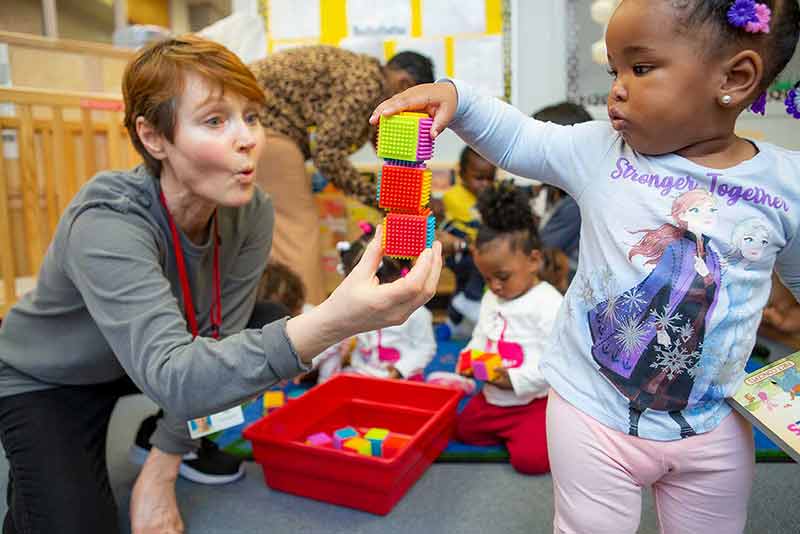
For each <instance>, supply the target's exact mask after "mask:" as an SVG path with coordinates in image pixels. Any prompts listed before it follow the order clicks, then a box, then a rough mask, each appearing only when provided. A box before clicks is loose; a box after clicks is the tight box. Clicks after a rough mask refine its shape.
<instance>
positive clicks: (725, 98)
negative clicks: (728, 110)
mask: <svg viewBox="0 0 800 534" xmlns="http://www.w3.org/2000/svg"><path fill="white" fill-rule="evenodd" d="M719 100H720V102H722V105H723V106H730V105H731V102H733V97H732V96H731V95H722V98H720V99H719Z"/></svg>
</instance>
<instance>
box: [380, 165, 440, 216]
mask: <svg viewBox="0 0 800 534" xmlns="http://www.w3.org/2000/svg"><path fill="white" fill-rule="evenodd" d="M430 198H431V171H430V169H427V168H425V166H424V165H421V166H418V167H409V166H406V165H393V164H391V163H387V164H385V165H384V166H383V169H382V171H381V177H380V179H379V180H378V207H381V208H384V209H390V210H399V211H403V212H408V213H419V212H420V211H421V210H422V209H423V208H424V207H425V206H427V205H428V201H429V200H430Z"/></svg>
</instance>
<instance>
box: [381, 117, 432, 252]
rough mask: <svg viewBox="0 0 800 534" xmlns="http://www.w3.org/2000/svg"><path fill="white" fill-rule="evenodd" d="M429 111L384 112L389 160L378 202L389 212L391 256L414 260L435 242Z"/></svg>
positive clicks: (386, 242) (386, 245)
mask: <svg viewBox="0 0 800 534" xmlns="http://www.w3.org/2000/svg"><path fill="white" fill-rule="evenodd" d="M432 122H433V120H432V119H431V118H430V117H429V116H428V115H426V114H425V113H408V112H406V113H400V114H398V115H394V116H392V117H381V119H380V123H379V126H378V156H379V157H381V158H384V159H385V160H386V163H385V164H384V165H383V169H382V170H381V176H380V178H379V179H378V194H377V200H378V206H379V207H381V208H383V209H385V210H387V211H388V213H387V215H386V217H385V219H384V221H383V237H382V242H383V249H384V253H385V254H386V255H387V256H391V257H395V258H408V259H413V258H416V257H417V256H419V255H420V254H421V253H422V251H423V250H425V249H426V248H430V247H431V246H432V245H433V239H434V233H435V228H436V219H435V217H434V216H433V215H432V214H431V211H430V209H428V202H429V201H430V196H431V172H430V170H428V168H427V167H426V165H425V161H426V160H428V159H430V158H431V157H432V156H433V139H431V136H430V128H431V124H432Z"/></svg>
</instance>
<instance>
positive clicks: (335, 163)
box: [251, 46, 391, 205]
mask: <svg viewBox="0 0 800 534" xmlns="http://www.w3.org/2000/svg"><path fill="white" fill-rule="evenodd" d="M251 68H252V70H253V73H254V74H255V76H256V79H257V80H258V82H259V83H260V84H261V87H263V89H264V93H265V95H266V99H267V106H266V108H265V111H264V114H263V116H262V119H263V121H264V125H265V126H266V127H267V128H269V129H272V130H275V131H277V132H280V133H282V134H284V135H287V136H289V137H290V138H291V139H293V140H294V141H295V142H296V143H297V144H298V146H299V147H300V149H301V150H302V151H303V154H304V155H305V156H306V158H309V159H313V160H314V164H315V165H316V167H317V170H318V171H319V172H320V173H321V174H322V175H323V176H325V177H326V178H327V179H328V180H330V181H331V182H332V183H333V184H334V185H335V186H336V187H337V188H339V189H341V190H342V191H344V192H345V193H347V194H349V195H352V196H354V197H355V198H357V199H358V200H360V201H361V202H364V203H366V204H369V205H374V204H375V192H376V187H375V183H374V179H368V178H364V177H362V176H361V175H359V173H358V171H357V170H356V169H355V167H353V165H352V164H351V163H350V161H349V159H348V156H349V155H350V154H352V153H353V152H355V151H356V150H358V149H359V148H361V146H363V145H364V143H366V142H367V141H368V140H370V137H371V134H372V128H371V127H370V125H369V123H368V122H367V120H368V118H369V116H370V114H371V113H372V110H373V109H375V107H376V106H377V105H378V104H379V103H380V102H381V101H383V100H384V99H386V98H388V97H389V96H391V95H389V94H387V90H386V80H385V77H384V74H383V68H382V67H381V64H380V62H379V61H378V60H377V59H375V58H372V57H370V56H367V55H363V54H356V53H353V52H350V51H348V50H344V49H341V48H336V47H332V46H304V47H298V48H292V49H288V50H284V51H281V52H278V53H275V54H272V55H270V56H268V57H267V58H266V59H263V60H261V61H259V62H257V63H255V64H253V65H251Z"/></svg>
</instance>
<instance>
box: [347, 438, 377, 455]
mask: <svg viewBox="0 0 800 534" xmlns="http://www.w3.org/2000/svg"><path fill="white" fill-rule="evenodd" d="M343 448H345V449H350V450H353V451H356V452H357V453H358V454H363V455H364V456H372V444H371V443H370V442H369V441H368V440H366V439H364V438H359V437H356V438H350V439H348V440H347V441H345V442H344V447H343Z"/></svg>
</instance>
